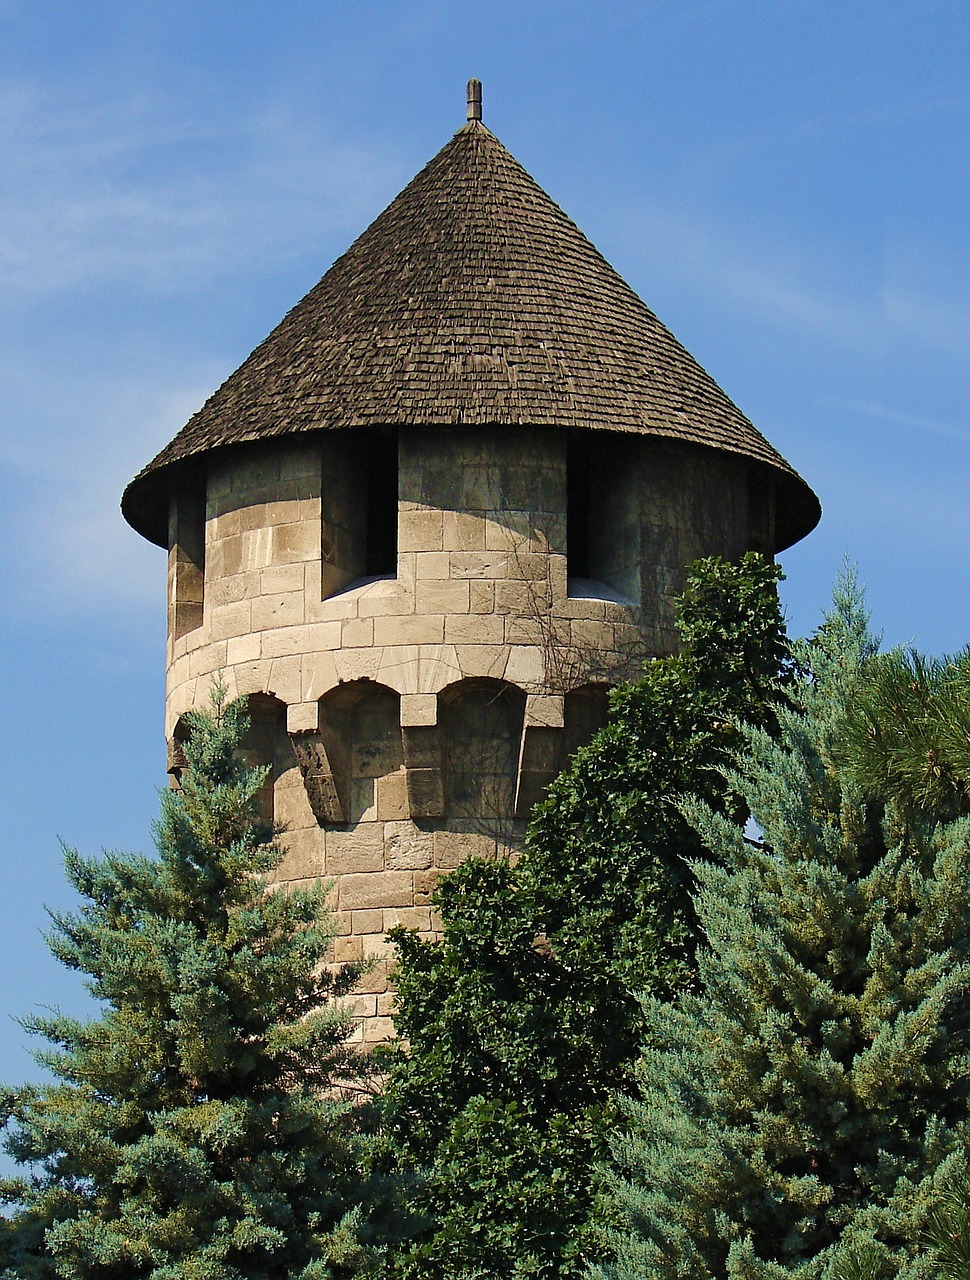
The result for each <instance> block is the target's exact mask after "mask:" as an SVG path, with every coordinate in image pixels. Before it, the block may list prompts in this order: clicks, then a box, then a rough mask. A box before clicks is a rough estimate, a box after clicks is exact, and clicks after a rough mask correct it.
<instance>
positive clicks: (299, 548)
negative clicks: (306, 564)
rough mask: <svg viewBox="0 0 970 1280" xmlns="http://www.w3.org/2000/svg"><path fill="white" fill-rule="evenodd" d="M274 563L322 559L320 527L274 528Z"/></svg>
mask: <svg viewBox="0 0 970 1280" xmlns="http://www.w3.org/2000/svg"><path fill="white" fill-rule="evenodd" d="M270 532H271V533H272V543H271V546H272V563H273V564H292V563H293V562H294V561H302V560H319V559H320V526H319V525H318V524H315V523H310V522H307V523H305V524H304V523H302V522H301V523H299V524H278V525H274V526H272V528H271V530H270Z"/></svg>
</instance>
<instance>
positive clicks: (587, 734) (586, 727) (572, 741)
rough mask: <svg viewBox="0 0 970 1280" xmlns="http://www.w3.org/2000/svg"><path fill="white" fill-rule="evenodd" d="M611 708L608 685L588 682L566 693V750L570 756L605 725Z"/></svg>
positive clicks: (564, 736)
mask: <svg viewBox="0 0 970 1280" xmlns="http://www.w3.org/2000/svg"><path fill="white" fill-rule="evenodd" d="M609 710H610V692H609V689H608V688H607V686H606V685H602V684H587V685H583V686H582V688H580V689H572V690H570V692H569V693H567V694H566V696H565V698H564V699H563V752H564V755H565V757H566V759H567V760H568V759H569V758H570V756H572V755H573V753H574V752H576V751H578V750H579V749H580V747H585V746H586V745H587V743H589V742H591V741H592V739H593V737H594V736H595V735H596V734H597V733H598V732H599V730H600V729H602V728H603V726H604V725H605V724H606V722H607V719H608V717H609Z"/></svg>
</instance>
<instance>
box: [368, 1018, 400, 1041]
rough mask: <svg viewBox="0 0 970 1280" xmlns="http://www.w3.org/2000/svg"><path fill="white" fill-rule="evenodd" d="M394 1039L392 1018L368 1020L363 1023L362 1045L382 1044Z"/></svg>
mask: <svg viewBox="0 0 970 1280" xmlns="http://www.w3.org/2000/svg"><path fill="white" fill-rule="evenodd" d="M393 1039H394V1020H393V1019H392V1018H368V1019H367V1021H366V1022H365V1023H364V1043H365V1044H383V1043H384V1041H386V1040H393Z"/></svg>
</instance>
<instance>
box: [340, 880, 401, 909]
mask: <svg viewBox="0 0 970 1280" xmlns="http://www.w3.org/2000/svg"><path fill="white" fill-rule="evenodd" d="M339 893H340V897H339V902H340V906H341V908H342V909H343V910H345V911H346V910H348V909H350V910H356V909H358V908H362V907H371V908H377V907H382V908H383V907H410V906H413V905H414V879H413V876H412V875H411V873H410V872H409V871H385V872H384V873H383V875H380V874H376V873H375V874H373V875H354V874H351V875H345V876H343V877H342V878H341V880H340V884H339Z"/></svg>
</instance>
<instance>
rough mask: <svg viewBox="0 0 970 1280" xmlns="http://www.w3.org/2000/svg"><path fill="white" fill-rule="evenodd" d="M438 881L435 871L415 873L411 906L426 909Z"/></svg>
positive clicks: (438, 833) (437, 874) (437, 833)
mask: <svg viewBox="0 0 970 1280" xmlns="http://www.w3.org/2000/svg"><path fill="white" fill-rule="evenodd" d="M435 834H436V835H440V832H435ZM456 865H457V864H456ZM440 879H441V876H440V874H439V873H438V872H437V871H435V870H430V871H415V873H414V875H413V877H412V883H413V894H414V898H413V905H414V906H415V907H428V906H430V905H431V898H432V895H433V894H434V891H435V887H436V886H437V884H438V881H439V880H440Z"/></svg>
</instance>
